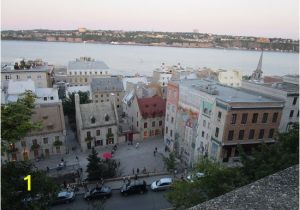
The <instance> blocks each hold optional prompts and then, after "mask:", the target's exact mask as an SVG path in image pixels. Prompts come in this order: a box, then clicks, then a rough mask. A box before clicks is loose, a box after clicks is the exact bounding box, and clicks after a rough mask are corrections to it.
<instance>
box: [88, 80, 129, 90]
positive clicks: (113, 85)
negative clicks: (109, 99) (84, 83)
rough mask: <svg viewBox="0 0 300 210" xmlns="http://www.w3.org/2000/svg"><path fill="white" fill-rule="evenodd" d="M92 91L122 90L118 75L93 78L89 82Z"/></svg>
mask: <svg viewBox="0 0 300 210" xmlns="http://www.w3.org/2000/svg"><path fill="white" fill-rule="evenodd" d="M91 90H92V92H93V93H94V92H96V91H100V92H115V91H124V87H123V82H122V80H120V79H119V78H118V77H105V78H93V79H92V82H91Z"/></svg>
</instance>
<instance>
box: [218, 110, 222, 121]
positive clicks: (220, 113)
mask: <svg viewBox="0 0 300 210" xmlns="http://www.w3.org/2000/svg"><path fill="white" fill-rule="evenodd" d="M221 117H222V112H218V119H219V120H220V119H221Z"/></svg>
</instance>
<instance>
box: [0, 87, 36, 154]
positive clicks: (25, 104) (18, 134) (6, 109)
mask: <svg viewBox="0 0 300 210" xmlns="http://www.w3.org/2000/svg"><path fill="white" fill-rule="evenodd" d="M35 99H36V96H35V95H34V94H33V93H32V92H30V91H27V92H25V94H24V95H23V96H22V97H21V98H20V99H18V101H17V102H11V103H8V104H7V105H2V106H1V127H2V132H1V138H2V139H3V140H5V141H6V143H8V144H10V143H15V142H16V141H18V140H20V139H22V138H23V137H25V136H26V135H27V134H28V133H29V132H30V131H33V130H35V129H39V128H40V127H41V125H40V124H39V123H34V122H32V121H31V115H32V114H33V113H34V112H33V108H34V101H35ZM1 145H2V147H4V149H5V148H6V144H5V143H4V141H2V142H1Z"/></svg>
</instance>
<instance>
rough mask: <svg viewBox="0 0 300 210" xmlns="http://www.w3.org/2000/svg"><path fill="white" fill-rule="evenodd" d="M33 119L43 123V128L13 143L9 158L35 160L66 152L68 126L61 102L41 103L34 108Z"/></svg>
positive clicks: (7, 156) (7, 157)
mask: <svg viewBox="0 0 300 210" xmlns="http://www.w3.org/2000/svg"><path fill="white" fill-rule="evenodd" d="M31 119H32V121H33V122H36V123H41V129H39V130H35V131H33V132H30V133H29V134H28V135H27V136H26V137H25V138H23V139H21V140H20V141H18V142H16V143H15V144H11V145H10V147H9V151H10V152H9V154H8V155H6V156H5V157H4V159H8V160H14V161H19V160H33V159H38V158H43V157H45V158H47V157H49V156H51V155H55V154H65V153H66V149H67V148H66V128H65V121H64V114H63V108H62V104H61V103H52V104H39V105H36V107H35V108H34V114H33V115H32V118H31Z"/></svg>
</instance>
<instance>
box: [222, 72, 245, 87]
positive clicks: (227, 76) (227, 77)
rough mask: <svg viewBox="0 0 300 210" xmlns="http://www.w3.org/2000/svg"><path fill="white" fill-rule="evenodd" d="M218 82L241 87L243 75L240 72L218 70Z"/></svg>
mask: <svg viewBox="0 0 300 210" xmlns="http://www.w3.org/2000/svg"><path fill="white" fill-rule="evenodd" d="M217 73H218V80H219V82H220V83H221V84H224V85H228V86H232V87H240V86H241V82H242V73H241V71H239V70H218V71H217Z"/></svg>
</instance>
